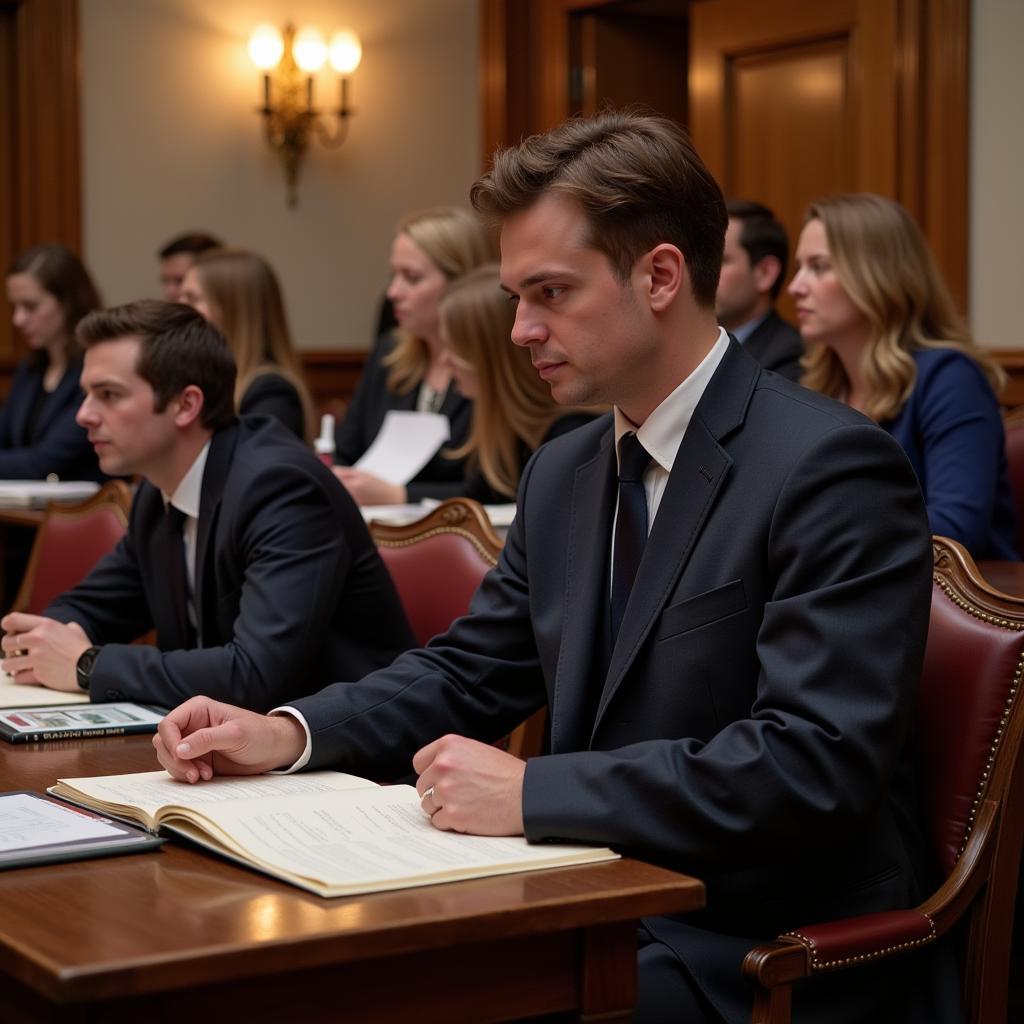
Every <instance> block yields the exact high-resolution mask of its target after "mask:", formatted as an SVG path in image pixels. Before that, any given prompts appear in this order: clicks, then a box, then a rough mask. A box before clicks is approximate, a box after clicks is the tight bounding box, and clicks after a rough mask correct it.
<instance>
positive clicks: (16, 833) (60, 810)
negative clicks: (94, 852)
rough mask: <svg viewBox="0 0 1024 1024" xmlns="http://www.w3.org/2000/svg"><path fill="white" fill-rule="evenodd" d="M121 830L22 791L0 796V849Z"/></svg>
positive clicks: (101, 836) (102, 836)
mask: <svg viewBox="0 0 1024 1024" xmlns="http://www.w3.org/2000/svg"><path fill="white" fill-rule="evenodd" d="M120 832H121V829H118V828H116V827H115V826H113V825H110V824H108V823H107V822H105V821H101V820H98V819H96V818H92V817H86V816H85V815H84V814H80V813H79V812H78V811H76V810H75V809H74V808H72V807H62V806H61V805H60V804H55V803H51V802H50V801H49V800H40V799H38V798H37V797H34V796H29V795H27V794H25V793H5V794H4V795H2V796H0V851H2V852H4V853H7V852H9V851H11V850H24V849H31V848H33V847H37V846H48V845H50V844H53V843H75V842H79V841H80V840H83V839H105V838H108V837H113V836H116V835H119V834H120Z"/></svg>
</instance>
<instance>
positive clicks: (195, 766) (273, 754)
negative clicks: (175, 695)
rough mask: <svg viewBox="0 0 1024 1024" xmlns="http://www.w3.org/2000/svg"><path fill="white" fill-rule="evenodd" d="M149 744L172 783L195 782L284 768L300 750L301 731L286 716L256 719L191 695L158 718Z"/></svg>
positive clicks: (303, 741)
mask: <svg viewBox="0 0 1024 1024" xmlns="http://www.w3.org/2000/svg"><path fill="white" fill-rule="evenodd" d="M153 746H154V747H155V748H156V756H157V757H158V758H159V759H160V763H161V764H162V765H163V766H164V768H166V769H167V771H168V772H170V773H171V775H173V776H174V777H175V778H176V779H179V780H181V781H182V782H199V780H200V779H202V780H204V781H209V780H210V779H212V778H213V777H214V775H258V774H259V773H260V772H267V771H270V770H271V769H272V768H287V767H288V766H289V765H292V764H294V763H295V762H296V761H297V760H298V759H299V756H300V755H301V754H302V752H303V750H305V749H306V733H305V730H303V728H302V725H301V724H300V723H299V722H298V721H297V720H296V719H295V718H294V717H293V716H292V715H272V716H267V715H257V714H256V713H255V712H253V711H243V710H242V709H241V708H236V707H233V706H232V705H230V704H221V703H220V702H219V701H215V700H210V698H209V697H193V698H191V700H187V701H185V703H184V704H182V705H180V706H179V707H176V708H175V709H174V710H173V711H172V712H170V714H168V715H166V716H165V717H164V719H163V721H162V722H161V723H160V725H159V726H158V727H157V732H156V735H155V736H154V737H153Z"/></svg>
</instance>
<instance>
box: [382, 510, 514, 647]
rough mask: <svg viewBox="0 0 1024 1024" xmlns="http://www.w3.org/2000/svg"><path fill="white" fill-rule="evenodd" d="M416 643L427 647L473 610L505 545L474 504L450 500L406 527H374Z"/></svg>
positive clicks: (484, 514) (482, 512)
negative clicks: (474, 600) (482, 584)
mask: <svg viewBox="0 0 1024 1024" xmlns="http://www.w3.org/2000/svg"><path fill="white" fill-rule="evenodd" d="M370 532H371V533H372V534H373V537H374V540H375V541H376V542H377V548H378V550H379V551H380V554H381V557H382V558H383V559H384V564H385V565H386V566H387V567H388V571H389V572H390V573H391V577H392V579H393V580H394V581H395V587H396V588H397V589H398V596H399V598H400V599H401V601H402V607H403V608H405V613H406V615H407V616H408V618H409V624H410V625H411V626H412V630H413V633H414V634H415V636H416V641H417V643H419V644H421V645H422V644H425V643H426V642H427V641H428V640H429V639H430V638H431V637H434V636H437V635H438V634H439V633H443V632H445V631H446V630H447V629H448V627H449V626H450V625H451V624H452V623H453V622H454V621H455V620H456V619H457V618H459V616H461V615H465V614H466V612H467V611H468V610H469V603H470V601H471V600H472V598H473V594H474V593H475V592H476V588H477V587H478V586H479V584H480V581H481V580H482V579H483V578H484V576H485V575H486V574H487V572H488V570H489V569H491V568H492V567H493V566H494V565H495V564H496V563H497V559H498V552H499V551H500V549H501V541H500V540H499V539H498V538H497V537H496V536H495V535H494V533H493V530H492V529H491V527H490V524H489V522H488V521H487V517H486V513H484V511H483V509H482V508H481V507H480V506H479V505H478V504H477V503H476V502H474V501H470V500H469V499H467V498H452V499H449V500H448V501H446V502H443V503H442V504H441V505H439V506H438V507H437V508H436V509H434V510H433V511H432V512H430V513H429V514H428V515H426V516H425V517H424V518H423V519H420V520H418V521H417V522H415V523H410V524H408V525H407V526H397V527H396V526H386V525H383V524H380V523H371V524H370Z"/></svg>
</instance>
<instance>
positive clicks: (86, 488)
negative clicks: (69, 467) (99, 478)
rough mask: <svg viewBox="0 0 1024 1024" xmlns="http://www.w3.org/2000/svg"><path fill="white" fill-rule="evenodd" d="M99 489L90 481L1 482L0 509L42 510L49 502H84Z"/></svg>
mask: <svg viewBox="0 0 1024 1024" xmlns="http://www.w3.org/2000/svg"><path fill="white" fill-rule="evenodd" d="M99 489H100V485H99V484H98V483H95V482H94V481H92V480H54V481H50V480H3V481H0V508H44V507H45V506H46V503H47V502H49V501H84V500H85V499H86V498H91V497H92V496H93V495H94V494H95V493H96V492H97V491H98V490H99Z"/></svg>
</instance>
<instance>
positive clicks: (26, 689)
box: [0, 671, 89, 708]
mask: <svg viewBox="0 0 1024 1024" xmlns="http://www.w3.org/2000/svg"><path fill="white" fill-rule="evenodd" d="M88 703H89V694H87V693H86V692H85V691H84V690H77V691H74V692H71V693H68V692H67V691H65V690H51V689H50V688H49V687H48V686H38V685H36V684H35V683H17V682H15V681H14V676H12V675H11V674H10V673H9V672H3V671H0V708H41V707H43V706H44V705H47V704H88Z"/></svg>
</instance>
